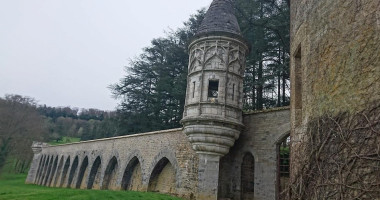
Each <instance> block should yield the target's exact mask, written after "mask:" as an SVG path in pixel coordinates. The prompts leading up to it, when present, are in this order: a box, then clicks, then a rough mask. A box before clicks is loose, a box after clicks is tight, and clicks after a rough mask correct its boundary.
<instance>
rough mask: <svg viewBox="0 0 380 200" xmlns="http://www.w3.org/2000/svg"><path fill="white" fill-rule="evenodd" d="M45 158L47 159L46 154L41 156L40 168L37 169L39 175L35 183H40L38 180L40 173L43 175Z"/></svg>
mask: <svg viewBox="0 0 380 200" xmlns="http://www.w3.org/2000/svg"><path fill="white" fill-rule="evenodd" d="M45 159H46V156H45V155H42V156H41V158H40V164H39V165H38V169H37V176H36V178H35V180H34V183H36V184H37V183H38V181H39V179H40V175H41V171H42V168H43V167H44V163H45Z"/></svg>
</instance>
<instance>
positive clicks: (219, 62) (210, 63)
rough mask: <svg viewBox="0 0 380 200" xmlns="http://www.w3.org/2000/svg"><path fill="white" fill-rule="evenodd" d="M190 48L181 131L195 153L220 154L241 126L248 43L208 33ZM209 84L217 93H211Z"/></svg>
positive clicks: (236, 137)
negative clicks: (214, 87) (182, 127)
mask: <svg viewBox="0 0 380 200" xmlns="http://www.w3.org/2000/svg"><path fill="white" fill-rule="evenodd" d="M189 50H190V51H189V52H190V56H189V61H190V63H189V75H188V90H187V95H186V103H185V111H184V116H183V119H182V121H181V122H182V124H183V125H184V133H185V134H186V135H187V136H188V139H189V141H190V142H191V143H192V146H193V149H194V150H195V151H196V152H197V153H199V154H213V155H217V156H223V155H225V154H227V153H228V151H229V148H230V147H231V146H233V144H234V142H235V140H236V139H238V137H239V134H240V130H241V129H242V128H243V127H244V126H243V123H242V103H241V101H242V100H240V98H241V97H242V96H243V95H242V94H241V93H242V92H243V91H242V88H241V85H243V78H244V77H243V74H244V69H245V56H246V53H247V52H248V46H247V45H246V44H245V42H244V41H242V40H241V39H239V38H232V37H223V36H208V37H204V38H200V39H197V40H195V41H193V42H192V43H191V44H190V46H189ZM212 84H214V85H215V84H217V91H211V92H214V93H213V94H214V95H216V94H217V97H215V96H212V97H210V90H212V87H213V86H212ZM210 88H211V89H210Z"/></svg>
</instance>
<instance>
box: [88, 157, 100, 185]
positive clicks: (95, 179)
mask: <svg viewBox="0 0 380 200" xmlns="http://www.w3.org/2000/svg"><path fill="white" fill-rule="evenodd" d="M101 164H102V161H101V159H100V157H99V156H98V157H97V158H96V159H95V161H94V163H93V164H92V167H91V171H90V176H89V178H88V184H87V189H92V188H96V189H99V182H100V171H101V170H100V165H101Z"/></svg>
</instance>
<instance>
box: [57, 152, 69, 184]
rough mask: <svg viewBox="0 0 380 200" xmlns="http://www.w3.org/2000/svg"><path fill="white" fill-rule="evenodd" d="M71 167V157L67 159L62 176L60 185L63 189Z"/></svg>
mask: <svg viewBox="0 0 380 200" xmlns="http://www.w3.org/2000/svg"><path fill="white" fill-rule="evenodd" d="M69 167H70V156H68V157H67V159H66V162H65V165H64V167H63V171H62V176H61V182H60V183H59V187H62V186H63V184H64V182H65V180H66V176H67V171H69Z"/></svg>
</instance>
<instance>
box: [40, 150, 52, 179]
mask: <svg viewBox="0 0 380 200" xmlns="http://www.w3.org/2000/svg"><path fill="white" fill-rule="evenodd" d="M53 159H54V156H53V155H52V156H50V159H49V162H48V164H47V166H46V170H45V175H44V178H43V179H42V183H41V185H46V183H47V181H48V178H49V175H50V171H51V168H52V167H53Z"/></svg>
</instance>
